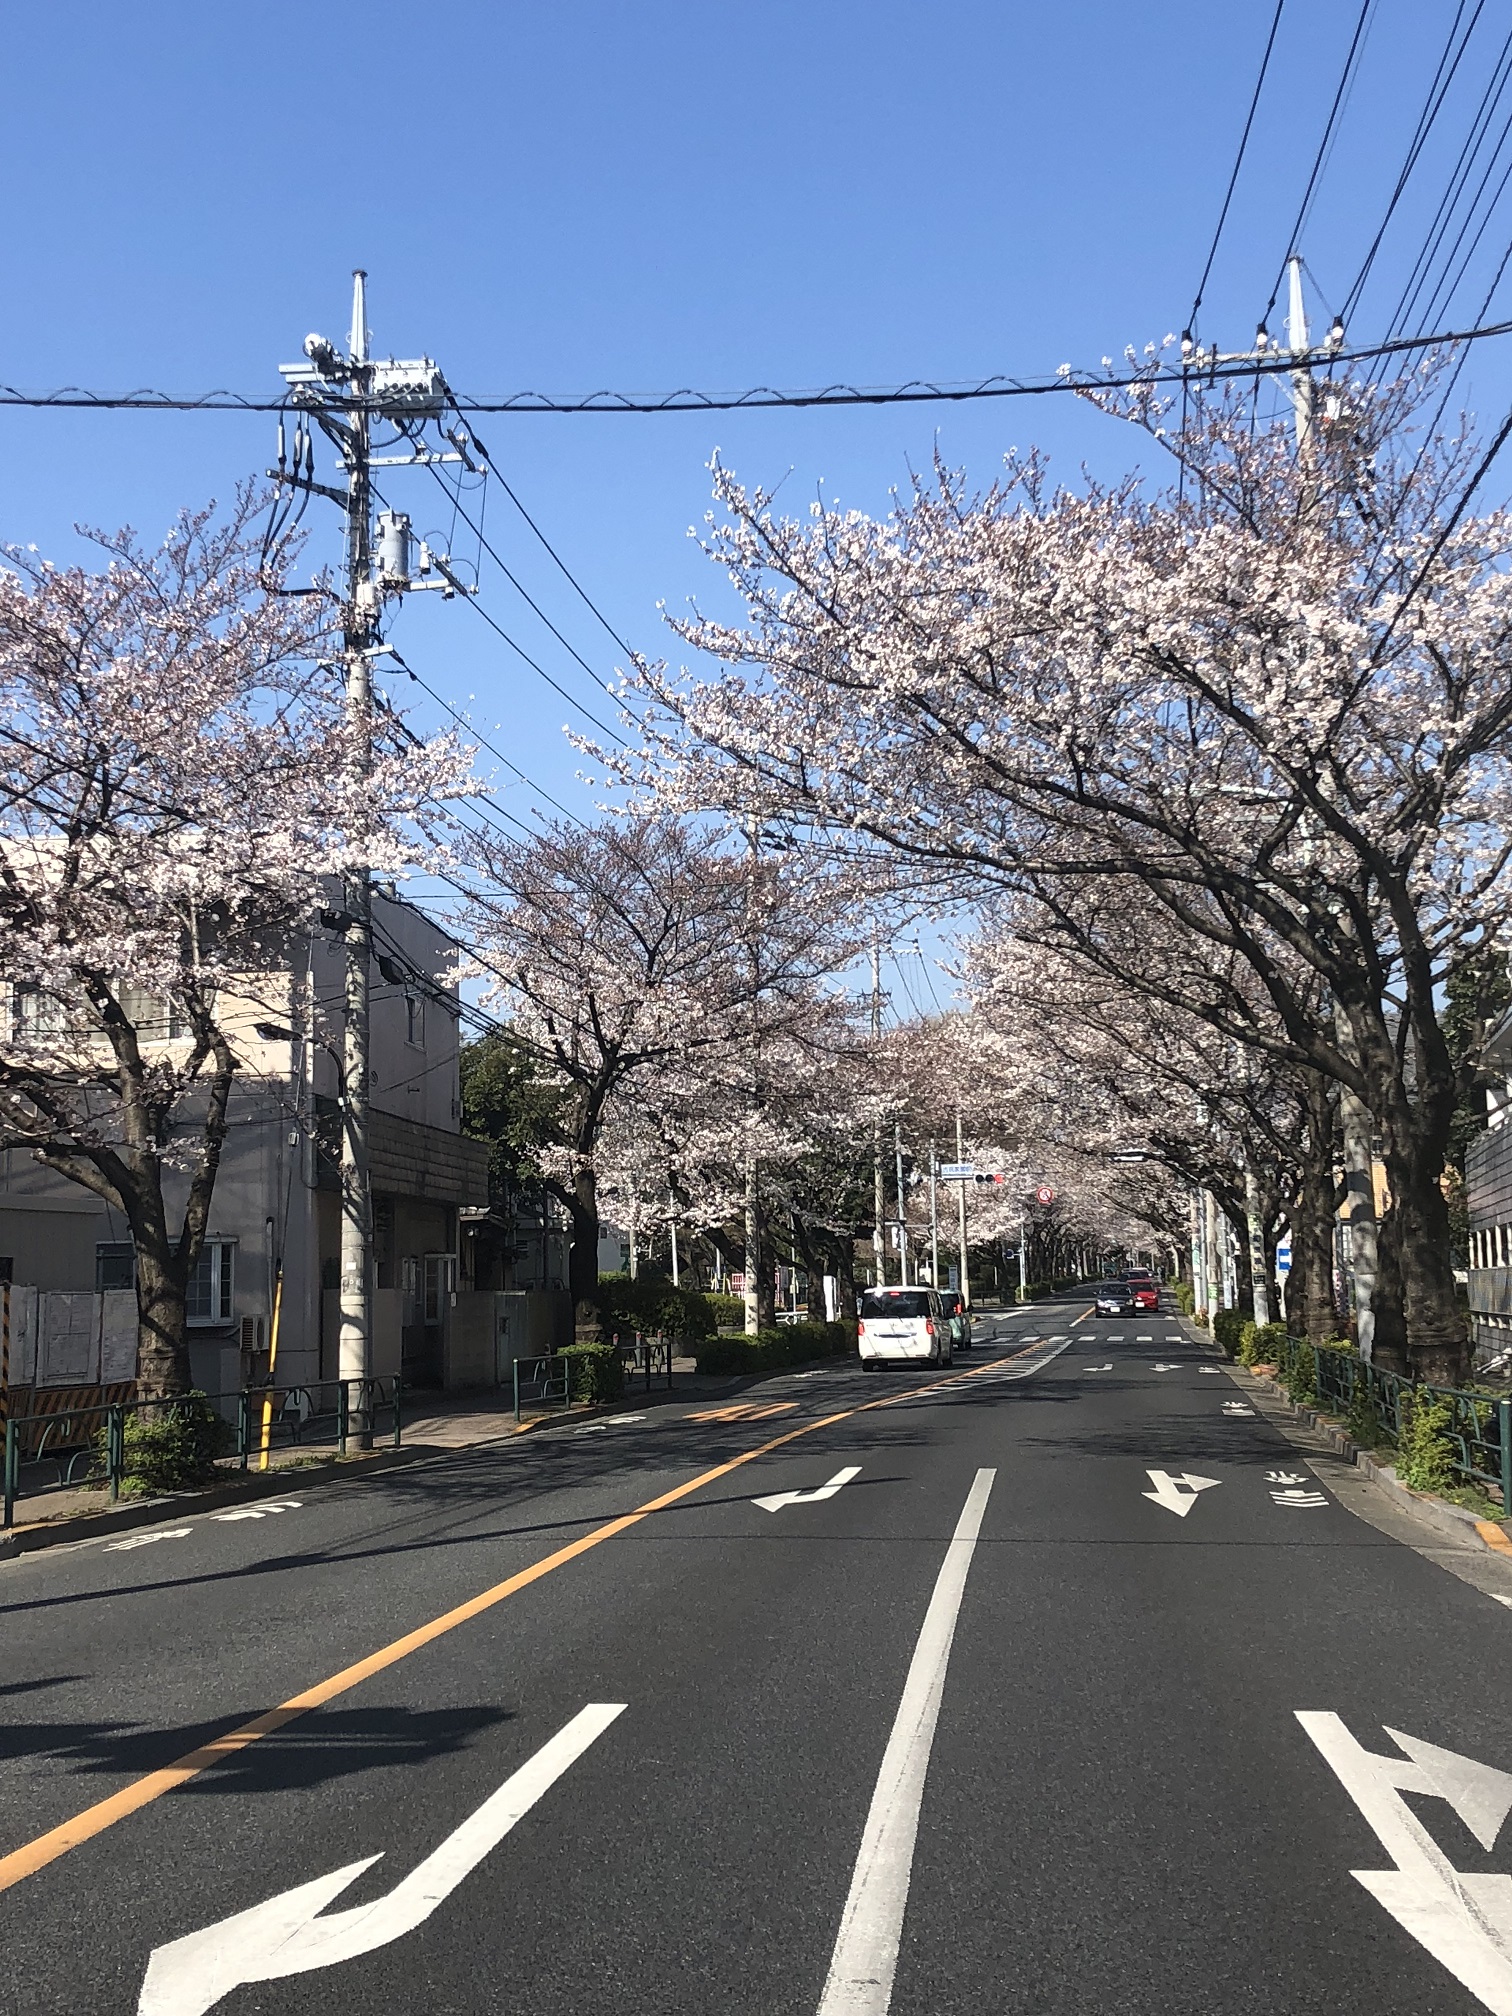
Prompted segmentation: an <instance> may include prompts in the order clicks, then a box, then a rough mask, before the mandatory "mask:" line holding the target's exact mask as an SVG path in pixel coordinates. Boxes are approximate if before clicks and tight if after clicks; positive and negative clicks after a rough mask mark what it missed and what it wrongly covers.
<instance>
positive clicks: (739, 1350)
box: [698, 1323, 856, 1374]
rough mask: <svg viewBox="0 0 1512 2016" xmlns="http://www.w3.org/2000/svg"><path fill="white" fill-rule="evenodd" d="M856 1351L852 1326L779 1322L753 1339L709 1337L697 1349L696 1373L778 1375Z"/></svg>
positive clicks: (851, 1324)
mask: <svg viewBox="0 0 1512 2016" xmlns="http://www.w3.org/2000/svg"><path fill="white" fill-rule="evenodd" d="M855 1348H856V1326H855V1325H854V1324H853V1323H783V1324H779V1325H778V1327H777V1328H776V1329H775V1330H762V1331H759V1332H758V1333H757V1335H756V1336H754V1337H712V1338H710V1339H709V1340H708V1341H707V1342H705V1343H703V1344H700V1345H699V1347H698V1369H699V1371H700V1372H715V1373H726V1374H728V1373H742V1372H779V1371H781V1369H782V1368H783V1366H785V1365H802V1364H804V1363H806V1362H807V1361H808V1360H809V1359H811V1358H838V1357H839V1356H841V1354H842V1353H844V1352H847V1351H854V1350H855Z"/></svg>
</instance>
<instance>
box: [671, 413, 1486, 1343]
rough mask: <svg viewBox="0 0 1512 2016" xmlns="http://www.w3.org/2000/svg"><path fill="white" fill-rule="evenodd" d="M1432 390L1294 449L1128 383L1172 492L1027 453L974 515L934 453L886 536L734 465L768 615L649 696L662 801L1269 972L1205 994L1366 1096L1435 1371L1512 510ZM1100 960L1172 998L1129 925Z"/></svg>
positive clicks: (1256, 1038) (1421, 1338)
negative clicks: (1106, 914)
mask: <svg viewBox="0 0 1512 2016" xmlns="http://www.w3.org/2000/svg"><path fill="white" fill-rule="evenodd" d="M1424 390H1425V385H1424V383H1423V382H1421V381H1420V382H1414V383H1409V384H1406V385H1403V386H1397V387H1387V388H1383V389H1379V390H1378V389H1375V388H1371V387H1367V386H1360V385H1351V386H1347V387H1337V388H1335V391H1334V394H1331V395H1330V399H1329V401H1328V402H1327V403H1325V404H1323V405H1321V406H1320V408H1319V410H1318V413H1317V415H1316V419H1315V423H1314V424H1313V425H1312V427H1311V429H1310V431H1309V432H1308V434H1307V436H1306V439H1305V442H1304V445H1303V446H1302V447H1301V448H1300V449H1299V448H1297V447H1295V446H1294V444H1293V440H1292V435H1291V429H1290V426H1289V424H1288V425H1286V426H1281V425H1267V424H1264V423H1256V422H1255V421H1254V420H1253V419H1252V416H1251V415H1250V413H1249V412H1248V411H1247V410H1246V409H1245V407H1244V404H1243V402H1242V400H1241V399H1240V398H1238V397H1237V396H1236V397H1234V398H1232V399H1221V398H1215V397H1204V396H1203V395H1201V394H1200V393H1199V394H1198V395H1197V396H1196V397H1195V399H1194V401H1193V410H1192V417H1191V418H1190V419H1189V421H1188V423H1187V424H1186V425H1185V426H1184V427H1180V428H1173V427H1171V426H1170V414H1169V412H1168V411H1167V410H1166V409H1165V408H1164V406H1163V405H1162V404H1161V400H1160V397H1159V395H1158V393H1157V390H1156V388H1154V387H1153V386H1146V387H1144V388H1142V389H1138V388H1137V389H1136V390H1135V391H1133V392H1132V393H1115V392H1112V391H1109V392H1107V393H1106V394H1104V395H1102V399H1103V403H1104V404H1105V405H1106V406H1107V407H1108V408H1109V410H1111V411H1113V412H1115V413H1116V414H1117V415H1118V416H1119V417H1121V418H1123V419H1125V420H1128V421H1130V422H1132V423H1133V424H1134V425H1135V426H1136V427H1138V428H1140V429H1142V430H1144V432H1145V434H1146V435H1147V436H1148V437H1149V438H1151V439H1155V438H1159V439H1160V441H1161V445H1162V448H1169V449H1170V450H1171V451H1172V452H1173V453H1174V455H1175V456H1176V457H1177V458H1178V460H1179V461H1180V463H1181V465H1182V474H1181V480H1180V482H1179V483H1178V484H1176V485H1174V486H1172V487H1171V488H1168V489H1160V488H1158V487H1156V486H1155V485H1153V484H1149V483H1145V482H1143V481H1141V480H1140V479H1138V478H1130V479H1129V480H1128V481H1127V482H1124V483H1121V484H1118V485H1114V486H1112V487H1104V486H1099V485H1097V484H1094V483H1088V484H1086V485H1085V486H1084V487H1083V488H1081V489H1080V490H1078V491H1075V492H1073V491H1070V490H1053V489H1052V488H1051V487H1050V486H1049V484H1048V482H1047V480H1046V477H1045V473H1044V470H1043V468H1042V466H1041V464H1040V463H1039V461H1038V460H1037V459H1036V458H1034V457H1028V458H1010V461H1009V464H1008V468H1007V472H1006V474H1005V476H1004V477H1003V479H1002V480H1001V481H1000V482H998V483H997V484H995V485H994V486H993V487H992V488H991V489H990V490H989V491H987V492H986V493H984V494H981V495H972V494H970V493H968V492H967V491H966V490H965V488H964V486H963V485H962V484H961V483H960V482H959V481H958V480H957V479H956V478H954V477H953V476H951V474H950V473H949V472H948V471H946V470H944V469H940V468H937V469H936V471H935V472H934V476H933V478H932V479H931V480H929V481H921V482H919V483H917V484H916V485H915V486H914V487H913V489H912V490H911V491H910V492H909V493H907V494H906V495H905V496H903V497H902V498H901V499H900V500H899V502H898V504H897V506H896V508H895V510H894V512H893V514H892V515H891V517H890V518H888V519H887V520H886V521H885V522H880V523H878V522H873V521H872V520H870V519H867V518H865V517H863V516H861V515H860V514H857V513H853V512H852V513H847V512H844V511H841V510H839V509H838V508H834V509H832V508H829V507H824V506H816V507H814V510H813V513H812V515H811V517H810V519H809V520H808V521H807V522H802V521H797V522H795V521H791V520H786V519H782V518H779V517H778V516H777V515H776V514H775V512H774V510H773V508H772V504H771V500H770V498H769V497H768V496H767V495H765V494H764V493H762V492H761V491H759V490H756V491H749V490H747V489H745V488H743V487H742V486H741V485H740V484H738V483H737V482H736V481H735V480H734V479H733V478H732V477H731V476H730V475H729V474H728V473H727V472H725V471H724V470H723V469H716V478H715V481H716V497H717V500H718V502H719V504H720V506H721V508H722V511H723V513H724V516H723V519H722V520H721V521H719V522H716V523H714V524H713V526H712V530H711V533H710V536H709V540H708V544H709V548H710V550H711V552H712V554H713V555H714V557H715V558H716V559H717V560H718V561H719V562H721V563H722V564H723V565H724V566H725V567H726V568H727V570H728V571H729V573H730V575H731V578H732V579H733V581H734V584H735V586H736V588H737V591H738V592H739V594H740V596H741V597H742V599H743V603H744V610H745V614H744V618H743V620H742V621H739V622H721V621H718V620H715V619H713V618H705V617H703V616H701V615H699V614H697V613H695V614H694V615H693V616H692V617H691V618H690V619H689V620H688V621H686V622H685V623H682V624H680V625H678V626H677V627H678V628H679V629H680V630H681V633H682V634H683V636H684V637H685V638H686V639H687V641H689V642H690V643H692V644H694V645H695V646H697V647H698V648H699V649H700V650H701V651H703V652H706V653H708V654H710V655H711V656H712V657H713V658H715V659H717V660H719V661H722V663H723V665H724V666H725V667H726V668H727V669H725V670H724V671H723V672H721V673H719V674H718V675H716V676H713V677H683V676H679V675H674V674H671V673H669V672H667V671H666V670H665V669H664V668H661V667H656V666H651V665H641V666H639V667H637V668H636V671H635V679H636V683H637V685H638V687H639V689H640V694H641V697H642V700H643V702H646V703H649V706H650V709H651V718H650V723H649V726H648V729H647V733H646V735H645V738H644V741H643V745H642V751H641V755H640V770H639V774H640V776H641V778H642V779H643V780H645V781H654V783H655V784H656V786H657V788H658V789H659V790H660V792H661V793H662V795H663V798H664V801H665V802H668V803H670V804H673V805H678V806H683V807H687V808H708V807H716V808H719V809H722V810H725V811H728V812H734V813H738V814H739V815H741V816H745V817H761V818H764V819H770V820H774V821H783V822H786V824H787V825H788V827H789V828H790V829H791V830H793V831H794V832H795V833H797V832H802V831H807V832H809V833H812V834H815V835H818V836H821V837H822V839H823V841H824V843H825V844H828V845H831V846H844V847H848V848H850V849H852V850H853V851H866V850H871V851H873V852H876V853H880V854H881V855H883V856H885V857H886V858H887V859H888V860H889V861H890V862H891V863H892V864H894V874H895V879H901V877H902V876H903V875H904V874H906V875H907V876H909V877H911V879H912V881H913V882H914V884H915V886H916V887H925V888H927V887H933V888H935V889H937V890H938V891H939V892H940V894H941V896H942V898H943V897H944V896H946V895H949V896H951V897H954V898H956V899H962V898H964V899H968V900H969V899H972V898H980V897H981V896H982V895H983V894H984V893H985V892H988V891H992V890H999V891H1001V890H1005V889H1006V890H1009V891H1012V892H1015V893H1020V894H1027V895H1030V896H1032V897H1034V898H1035V899H1036V900H1038V901H1040V902H1043V903H1044V904H1045V905H1046V906H1047V907H1048V909H1049V910H1050V911H1051V912H1052V913H1053V914H1055V915H1057V916H1058V917H1060V918H1061V919H1062V922H1063V928H1064V930H1065V931H1066V933H1067V934H1068V936H1072V935H1074V934H1075V933H1076V932H1077V930H1078V928H1079V925H1078V916H1077V911H1078V905H1077V904H1075V903H1073V902H1071V901H1070V900H1069V898H1070V895H1071V892H1073V891H1079V890H1084V889H1086V888H1087V887H1088V886H1089V885H1092V884H1095V883H1098V882H1099V881H1108V882H1110V883H1117V884H1119V885H1122V886H1125V887H1127V886H1128V885H1129V884H1130V883H1131V882H1132V883H1134V884H1137V885H1138V887H1139V889H1140V891H1141V894H1142V899H1143V901H1144V903H1145V904H1146V905H1147V906H1148V907H1149V909H1150V910H1151V911H1152V912H1154V913H1158V914H1160V915H1162V916H1163V917H1164V918H1166V919H1168V920H1170V922H1171V923H1172V925H1173V926H1175V927H1179V928H1180V929H1181V930H1182V931H1184V932H1186V933H1188V934H1190V935H1191V936H1192V937H1193V938H1194V939H1197V940H1200V941H1202V942H1204V943H1205V944H1207V945H1208V946H1210V947H1212V948H1213V949H1214V952H1215V954H1220V955H1222V956H1223V957H1225V958H1227V957H1230V956H1232V957H1234V958H1237V959H1239V960H1240V961H1242V962H1243V963H1244V964H1245V965H1246V966H1247V967H1248V969H1249V971H1250V972H1251V974H1253V976H1254V977H1255V979H1256V981H1257V982H1258V984H1259V985H1260V987H1261V988H1262V989H1263V990H1264V992H1265V995H1266V997H1267V999H1268V1001H1269V1005H1270V1010H1271V1021H1270V1022H1269V1023H1268V1024H1267V1025H1265V1026H1263V1027H1261V1026H1257V1025H1255V1024H1253V1023H1251V1022H1249V1021H1247V1020H1246V1019H1245V1018H1243V1017H1242V1016H1241V1017H1239V1018H1237V1019H1236V1018H1235V1016H1234V1015H1233V1013H1232V1012H1231V1008H1230V1007H1229V1006H1228V1005H1226V1004H1225V1003H1224V1002H1222V1001H1219V1000H1215V999H1213V998H1211V997H1209V996H1206V995H1203V994H1202V993H1201V991H1200V990H1199V991H1197V992H1196V993H1194V995H1193V996H1192V998H1191V999H1190V1000H1189V1001H1183V1002H1182V1003H1181V1004H1180V1005H1182V1006H1184V1007H1189V1008H1190V1009H1191V1010H1192V1012H1194V1013H1197V1014H1199V1015H1201V1016H1202V1017H1204V1018H1205V1019H1206V1020H1207V1021H1208V1022H1209V1023H1210V1025H1211V1026H1212V1027H1213V1028H1214V1029H1215V1030H1217V1031H1218V1032H1219V1033H1220V1034H1222V1035H1225V1036H1229V1037H1232V1038H1233V1039H1234V1040H1235V1041H1238V1042H1241V1043H1244V1044H1247V1045H1248V1044H1255V1045H1258V1046H1259V1047H1261V1048H1263V1049H1265V1050H1267V1051H1268V1052H1269V1053H1270V1054H1272V1055H1274V1056H1276V1057H1278V1058H1281V1059H1284V1060H1285V1061H1287V1062H1289V1063H1291V1064H1293V1065H1295V1066H1297V1067H1299V1068H1301V1069H1304V1070H1309V1071H1312V1072H1315V1073H1317V1074H1319V1075H1320V1076H1321V1077H1322V1078H1323V1079H1325V1080H1327V1081H1329V1082H1331V1083H1332V1084H1335V1085H1337V1086H1339V1087H1341V1088H1343V1089H1344V1091H1346V1092H1348V1093H1350V1094H1352V1095H1354V1096H1356V1097H1358V1098H1359V1099H1360V1100H1362V1101H1363V1102H1364V1103H1365V1105H1366V1106H1367V1107H1368V1109H1369V1111H1370V1113H1371V1115H1372V1116H1373V1118H1374V1122H1375V1126H1376V1129H1377V1132H1378V1133H1379V1136H1380V1139H1381V1143H1382V1149H1383V1153H1384V1159H1385V1163H1386V1169H1387V1174H1388V1180H1389V1187H1390V1193H1391V1214H1390V1215H1391V1217H1392V1219H1393V1244H1394V1250H1395V1252H1396V1254H1397V1255H1398V1258H1399V1263H1400V1269H1401V1281H1402V1290H1403V1300H1404V1305H1405V1310H1406V1320H1407V1332H1408V1345H1409V1350H1410V1354H1411V1363H1412V1365H1413V1366H1414V1368H1415V1369H1417V1370H1418V1371H1420V1372H1422V1373H1423V1374H1425V1375H1426V1376H1429V1377H1432V1378H1434V1379H1436V1380H1441V1381H1445V1382H1448V1381H1452V1380H1454V1379H1456V1378H1458V1377H1460V1376H1461V1375H1462V1374H1463V1373H1464V1371H1465V1369H1466V1336H1465V1325H1464V1321H1463V1318H1462V1316H1461V1314H1460V1312H1459V1310H1458V1308H1457V1305H1456V1298H1455V1292H1454V1282H1453V1276H1452V1271H1451V1262H1450V1254H1449V1242H1448V1228H1447V1218H1446V1208H1445V1202H1444V1196H1443V1190H1442V1186H1441V1178H1442V1173H1443V1167H1444V1155H1445V1148H1446V1144H1447V1141H1448V1138H1449V1132H1450V1129H1451V1126H1452V1123H1453V1116H1454V1112H1455V1110H1456V1106H1457V1105H1458V1103H1459V1101H1460V1099H1461V1097H1462V1094H1463V1091H1464V1089H1465V1088H1464V1084H1463V1083H1462V1080H1463V1077H1464V1068H1463V1066H1462V1065H1457V1063H1456V1061H1455V1059H1454V1057H1453V1056H1452V1055H1451V1053H1450V1049H1449V1046H1448V1044H1447V1043H1446V1040H1445V1035H1444V1030H1443V1026H1442V1021H1441V1007H1442V988H1443V985H1444V982H1445V980H1446V978H1447V977H1448V976H1449V975H1451V974H1452V973H1453V972H1454V971H1455V970H1456V968H1457V966H1458V965H1459V964H1461V963H1462V962H1463V961H1464V960H1465V959H1467V958H1469V957H1471V956H1473V955H1474V954H1475V953H1476V952H1477V950H1478V948H1479V947H1480V946H1481V945H1482V944H1483V943H1484V941H1485V940H1486V939H1487V938H1488V937H1489V938H1493V939H1495V938H1497V937H1499V936H1501V935H1503V934H1505V932H1506V931H1507V928H1508V926H1509V925H1512V914H1509V913H1512V877H1509V875H1508V873H1507V866H1508V847H1509V836H1508V828H1507V819H1506V806H1507V803H1508V788H1509V783H1512V777H1509V754H1512V738H1509V726H1512V680H1509V679H1508V677H1507V659H1508V643H1509V637H1508V619H1509V612H1512V576H1509V573H1508V570H1507V568H1506V566H1505V555H1506V549H1507V534H1508V520H1507V517H1506V514H1504V513H1502V512H1501V511H1497V510H1490V511H1485V512H1482V513H1480V514H1478V515H1470V514H1468V513H1467V511H1466V510H1465V508H1464V506H1465V504H1466V501H1467V499H1468V496H1469V492H1470V489H1471V487H1472V485H1473V481H1474V478H1475V476H1476V474H1477V473H1478V469H1479V465H1477V464H1476V463H1475V460H1474V455H1473V452H1472V451H1471V450H1470V449H1469V448H1468V446H1466V445H1464V444H1462V443H1461V444H1456V443H1449V444H1447V445H1446V444H1443V443H1440V442H1435V441H1431V440H1430V441H1425V440H1421V439H1419V438H1417V437H1416V436H1415V435H1414V434H1413V433H1412V431H1411V426H1412V420H1413V408H1414V401H1415V400H1416V399H1418V398H1420V396H1421V394H1422V393H1423V391H1424ZM1278 947H1279V948H1283V949H1284V951H1285V953H1286V955H1287V958H1286V960H1285V961H1282V960H1278V958H1277V957H1276V952H1277V948H1278ZM1098 956H1099V958H1100V959H1101V961H1102V962H1103V963H1104V965H1105V966H1106V967H1107V968H1108V969H1109V970H1112V971H1116V973H1117V974H1118V977H1120V978H1122V979H1124V980H1125V981H1127V982H1128V984H1129V985H1131V986H1133V987H1135V988H1140V987H1142V986H1144V985H1145V984H1146V983H1147V982H1148V981H1149V980H1150V977H1151V976H1150V973H1149V970H1148V968H1147V966H1146V964H1145V961H1144V958H1143V954H1142V952H1141V949H1140V944H1139V934H1138V928H1137V919H1127V920H1126V929H1125V931H1124V934H1123V938H1122V942H1121V944H1120V942H1119V941H1118V939H1117V938H1116V937H1115V935H1114V934H1113V933H1111V932H1109V931H1106V930H1105V931H1103V933H1102V937H1101V942H1100V946H1099V950H1098ZM1294 973H1301V974H1303V975H1305V976H1306V978H1305V984H1303V985H1301V986H1300V987H1299V986H1298V985H1296V984H1294V983H1293V975H1294ZM1325 997H1326V1006H1324V1005H1322V1004H1323V1003H1324V1001H1325Z"/></svg>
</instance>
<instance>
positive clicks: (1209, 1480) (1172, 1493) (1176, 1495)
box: [1139, 1470, 1218, 1519]
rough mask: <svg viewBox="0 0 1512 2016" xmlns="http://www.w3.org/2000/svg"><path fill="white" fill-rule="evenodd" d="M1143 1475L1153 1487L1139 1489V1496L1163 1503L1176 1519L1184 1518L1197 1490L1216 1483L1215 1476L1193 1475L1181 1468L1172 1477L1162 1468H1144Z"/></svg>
mask: <svg viewBox="0 0 1512 2016" xmlns="http://www.w3.org/2000/svg"><path fill="white" fill-rule="evenodd" d="M1145 1475H1146V1477H1148V1478H1149V1480H1150V1482H1151V1483H1152V1484H1153V1485H1154V1486H1155V1489H1154V1490H1153V1491H1141V1493H1140V1494H1139V1495H1140V1496H1141V1498H1153V1499H1154V1501H1155V1503H1156V1504H1157V1505H1163V1506H1164V1507H1165V1509H1166V1510H1167V1512H1174V1513H1175V1514H1176V1517H1177V1518H1178V1519H1185V1517H1186V1515H1187V1514H1188V1512H1190V1511H1191V1509H1192V1507H1193V1506H1194V1505H1195V1504H1196V1503H1197V1493H1198V1492H1199V1491H1211V1490H1212V1489H1213V1488H1214V1486H1215V1485H1216V1484H1217V1483H1218V1479H1217V1478H1216V1477H1194V1476H1193V1475H1192V1473H1191V1471H1190V1470H1183V1471H1182V1473H1181V1475H1180V1476H1179V1477H1172V1476H1171V1475H1170V1474H1169V1473H1168V1472H1167V1471H1164V1470H1146V1472H1145Z"/></svg>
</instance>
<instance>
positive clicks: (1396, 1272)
mask: <svg viewBox="0 0 1512 2016" xmlns="http://www.w3.org/2000/svg"><path fill="white" fill-rule="evenodd" d="M1371 1363H1372V1364H1374V1365H1377V1366H1379V1368H1380V1369H1381V1371H1383V1372H1395V1373H1397V1374H1398V1375H1400V1376H1401V1377H1404V1378H1405V1376H1406V1374H1407V1370H1408V1365H1407V1321H1406V1317H1405V1315H1404V1314H1403V1311H1402V1261H1401V1254H1400V1251H1399V1248H1398V1225H1397V1215H1396V1212H1395V1211H1394V1210H1392V1208H1391V1207H1390V1205H1388V1206H1387V1208H1386V1210H1385V1211H1384V1212H1382V1214H1381V1218H1380V1223H1379V1225H1378V1227H1377V1233H1376V1296H1375V1351H1374V1354H1373V1356H1372V1359H1371Z"/></svg>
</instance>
